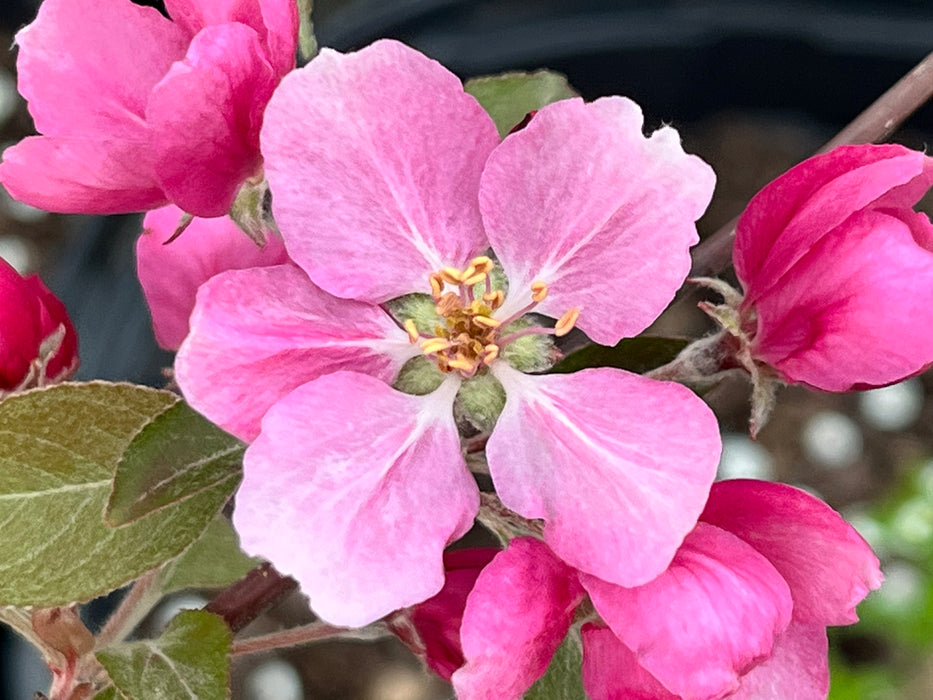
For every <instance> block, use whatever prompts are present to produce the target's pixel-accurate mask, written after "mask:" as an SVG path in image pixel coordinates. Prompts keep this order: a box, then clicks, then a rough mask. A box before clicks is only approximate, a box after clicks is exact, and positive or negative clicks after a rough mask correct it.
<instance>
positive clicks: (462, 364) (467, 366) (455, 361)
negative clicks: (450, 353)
mask: <svg viewBox="0 0 933 700" xmlns="http://www.w3.org/2000/svg"><path fill="white" fill-rule="evenodd" d="M447 366H448V367H450V368H451V369H459V370H460V371H461V372H473V371H475V370H476V362H475V361H471V360H468V359H467V358H465V357H464V356H463V355H457V356H456V357H453V358H451V359H450V360H448V362H447Z"/></svg>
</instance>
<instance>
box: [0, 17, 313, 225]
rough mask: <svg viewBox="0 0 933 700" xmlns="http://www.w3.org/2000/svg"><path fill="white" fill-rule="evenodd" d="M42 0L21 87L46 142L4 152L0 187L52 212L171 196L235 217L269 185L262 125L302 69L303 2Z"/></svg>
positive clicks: (33, 140)
mask: <svg viewBox="0 0 933 700" xmlns="http://www.w3.org/2000/svg"><path fill="white" fill-rule="evenodd" d="M165 9H166V11H167V13H168V17H165V16H163V15H162V14H161V13H159V11H158V10H156V9H154V8H151V7H141V6H140V5H137V4H134V3H133V2H131V1H130V0H46V1H45V2H43V3H42V5H41V7H40V8H39V14H38V16H37V17H36V19H35V21H34V22H32V24H30V25H29V26H27V27H25V28H24V29H22V30H21V31H20V32H19V33H17V35H16V43H17V45H18V46H19V57H18V59H17V62H16V68H17V73H18V76H19V77H18V80H19V91H20V93H21V94H22V95H23V97H25V98H26V101H27V102H28V103H29V113H30V114H31V115H32V118H33V120H34V121H35V125H36V130H37V131H38V132H39V134H40V135H39V136H31V137H29V138H27V139H24V140H23V141H21V142H20V143H18V144H16V145H14V146H11V147H10V148H8V149H7V150H6V151H5V152H4V154H3V162H2V164H0V182H2V183H3V185H4V186H5V187H6V189H7V190H8V191H9V192H10V194H11V195H13V197H15V198H16V199H19V200H21V201H23V202H26V203H27V204H31V205H33V206H36V207H40V208H42V209H47V210H50V211H59V212H66V213H83V214H114V213H121V212H133V211H144V210H148V209H154V208H156V207H159V206H162V205H165V204H168V203H169V202H171V203H173V204H176V205H177V206H178V207H179V208H181V209H183V210H185V211H186V212H189V213H191V214H194V215H196V216H203V217H214V216H221V215H223V214H226V213H227V211H229V210H230V207H231V205H232V204H233V202H234V199H235V197H236V194H237V192H238V190H239V189H240V187H241V185H243V183H244V182H245V181H246V180H257V179H260V180H261V179H262V156H261V155H260V153H259V129H260V126H261V125H262V114H263V110H264V109H265V106H266V103H267V102H268V101H269V98H270V96H271V95H272V91H273V90H274V89H275V86H276V85H277V84H278V82H279V80H281V78H282V76H284V75H285V74H286V73H288V72H289V71H290V70H291V69H292V68H294V66H295V48H296V45H297V40H298V12H297V7H296V5H295V2H294V0H231V1H229V2H209V1H208V0H167V2H166V3H165Z"/></svg>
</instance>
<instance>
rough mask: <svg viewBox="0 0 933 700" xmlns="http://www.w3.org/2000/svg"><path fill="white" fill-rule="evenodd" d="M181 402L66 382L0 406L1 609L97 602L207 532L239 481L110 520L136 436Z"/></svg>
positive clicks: (130, 389)
mask: <svg viewBox="0 0 933 700" xmlns="http://www.w3.org/2000/svg"><path fill="white" fill-rule="evenodd" d="M178 402H179V399H178V397H177V396H175V395H174V394H171V393H169V392H164V391H156V390H154V389H148V388H145V387H138V386H132V385H129V384H109V383H106V382H92V383H89V384H60V385H57V386H54V387H50V388H47V389H39V390H34V391H30V392H26V393H23V394H19V395H15V396H11V397H9V398H7V399H5V400H4V401H2V402H0V435H2V439H0V522H2V523H3V535H4V536H3V538H2V539H0V605H15V606H29V605H34V606H39V607H54V606H58V605H67V604H69V603H71V602H75V601H85V600H89V599H91V598H94V597H96V596H99V595H101V594H104V593H108V592H110V591H112V590H114V589H116V588H119V587H120V586H122V585H124V584H126V583H128V582H129V581H132V580H133V579H135V578H137V577H139V576H140V575H141V574H143V573H144V572H146V571H149V570H151V569H153V568H155V567H157V566H159V565H160V564H162V563H163V562H165V561H167V560H169V559H171V558H173V557H175V556H178V555H179V554H180V553H181V552H183V551H184V550H185V549H186V548H187V547H188V546H189V545H191V543H192V542H194V541H195V540H197V539H198V538H199V537H200V536H201V533H202V532H204V530H205V528H206V527H207V526H208V524H209V523H210V522H211V521H212V520H213V519H214V517H215V516H216V515H217V513H218V512H219V510H220V509H221V508H222V507H223V505H224V503H225V502H226V501H227V499H228V498H229V497H230V494H231V493H232V492H233V490H234V488H235V487H236V484H237V480H238V479H237V477H236V476H232V477H231V478H228V479H226V480H220V481H218V482H215V483H213V485H208V486H205V487H204V488H202V489H201V490H200V491H198V492H197V493H193V494H189V495H188V496H187V497H186V498H183V499H181V500H176V501H173V502H170V503H169V502H166V503H165V504H164V505H163V506H162V507H160V508H159V509H158V510H155V511H153V512H151V513H149V514H147V515H143V516H142V517H139V518H138V519H136V520H134V521H133V522H131V523H129V524H127V525H124V526H122V527H118V528H113V527H109V526H108V525H107V524H106V523H105V522H104V519H103V513H104V509H105V507H106V505H107V502H108V498H109V496H110V493H111V488H112V483H113V477H114V473H115V471H116V468H117V465H118V463H120V461H121V460H122V459H123V456H124V454H125V453H126V452H127V451H128V449H129V448H130V446H131V444H132V443H133V441H134V438H135V437H136V436H137V434H139V433H140V431H142V430H143V429H144V428H146V427H147V426H149V425H150V424H154V422H155V421H156V419H157V418H158V417H159V416H161V415H162V414H163V413H165V412H166V411H168V410H169V409H171V408H172V407H173V406H175V405H176V404H177V403H178ZM236 471H237V473H239V470H238V469H237V470H236Z"/></svg>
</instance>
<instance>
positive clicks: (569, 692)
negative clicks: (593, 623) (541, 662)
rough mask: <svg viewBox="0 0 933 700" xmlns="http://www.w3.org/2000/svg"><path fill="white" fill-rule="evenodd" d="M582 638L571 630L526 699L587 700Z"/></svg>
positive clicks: (526, 695)
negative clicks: (584, 688)
mask: <svg viewBox="0 0 933 700" xmlns="http://www.w3.org/2000/svg"><path fill="white" fill-rule="evenodd" d="M582 663H583V652H582V651H581V647H580V639H579V637H577V635H576V633H574V632H571V633H570V634H568V635H567V636H566V637H565V638H564V641H563V643H562V644H561V645H560V646H559V647H557V651H556V652H554V658H552V659H551V663H550V665H549V666H548V667H547V671H545V673H544V675H543V676H541V678H539V679H538V681H537V682H536V683H535V684H534V685H533V686H531V690H529V691H528V692H527V693H525V700H586V692H585V691H584V690H583V675H582V671H581V664H582Z"/></svg>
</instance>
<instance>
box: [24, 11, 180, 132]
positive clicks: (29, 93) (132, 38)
mask: <svg viewBox="0 0 933 700" xmlns="http://www.w3.org/2000/svg"><path fill="white" fill-rule="evenodd" d="M189 39H190V36H189V35H186V33H185V32H184V31H183V30H182V29H181V28H179V27H178V26H176V25H175V24H173V23H172V22H170V21H169V20H167V19H166V18H165V17H163V16H162V15H161V14H159V12H158V10H155V9H154V8H151V7H141V6H139V5H136V4H134V3H132V2H130V1H129V0H46V1H45V2H43V3H42V4H41V6H40V7H39V14H38V16H37V17H36V20H35V21H34V22H33V23H32V24H30V25H29V26H28V27H26V28H25V29H23V30H22V31H20V32H19V33H18V34H17V35H16V43H17V44H19V57H18V59H17V72H18V76H19V78H18V79H19V91H20V93H21V94H22V95H23V97H25V98H26V100H27V101H28V102H29V112H30V114H32V117H33V119H34V120H35V123H36V129H38V130H39V131H40V132H41V133H43V134H47V135H53V136H84V137H96V138H98V139H101V140H114V139H127V140H142V139H144V138H145V135H146V128H145V120H144V116H145V112H146V100H147V99H148V97H149V91H150V90H151V89H152V87H153V86H154V85H155V84H156V83H157V82H158V81H159V80H160V79H161V78H162V76H163V75H165V72H166V71H167V70H168V69H169V66H171V64H172V62H173V61H175V60H177V59H179V58H181V57H182V56H184V54H185V48H186V46H187V45H188V40H189Z"/></svg>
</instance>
